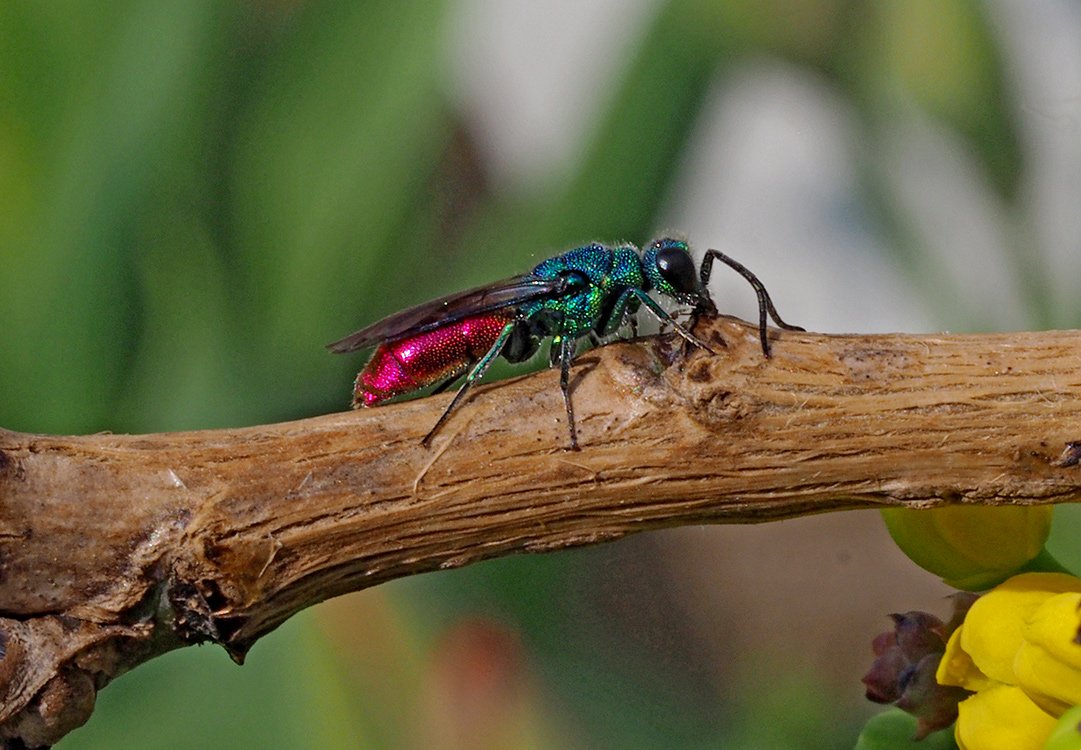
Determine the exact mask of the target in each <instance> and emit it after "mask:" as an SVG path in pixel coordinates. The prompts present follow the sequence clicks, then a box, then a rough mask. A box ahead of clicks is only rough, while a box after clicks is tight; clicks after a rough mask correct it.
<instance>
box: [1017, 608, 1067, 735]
mask: <svg viewBox="0 0 1081 750" xmlns="http://www.w3.org/2000/svg"><path fill="white" fill-rule="evenodd" d="M1079 604H1081V594H1059V595H1057V596H1053V597H1051V598H1049V599H1047V601H1045V602H1044V603H1043V604H1042V605H1041V606H1040V607H1039V609H1037V610H1036V611H1035V612H1033V613H1032V615H1031V617H1030V618H1029V621H1028V623H1027V624H1026V625H1025V627H1024V629H1023V631H1022V635H1023V637H1024V639H1025V641H1024V643H1023V644H1022V645H1021V648H1020V649H1018V651H1017V656H1016V658H1015V659H1014V665H1013V669H1014V673H1015V674H1016V676H1017V684H1018V686H1019V687H1020V688H1021V689H1022V690H1024V691H1025V693H1027V694H1028V696H1029V697H1030V698H1031V699H1032V700H1033V701H1035V702H1036V704H1037V705H1038V706H1040V708H1042V709H1043V710H1045V711H1047V712H1048V713H1050V714H1051V715H1053V716H1061V715H1062V714H1063V713H1064V712H1065V711H1066V710H1067V709H1069V708H1070V707H1072V706H1076V705H1081V646H1079V645H1078V644H1077V642H1076V641H1075V640H1074V636H1075V635H1076V634H1077V627H1078V622H1079V619H1081V618H1079V615H1078V605H1079Z"/></svg>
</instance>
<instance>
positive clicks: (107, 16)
mask: <svg viewBox="0 0 1081 750" xmlns="http://www.w3.org/2000/svg"><path fill="white" fill-rule="evenodd" d="M1078 38H1081V12H1079V10H1078V6H1077V5H1076V4H1073V3H1068V2H1053V1H1052V0H1046V1H1041V2H1038V3H1009V2H990V3H978V2H964V1H961V0H911V1H909V2H901V1H900V0H897V1H896V2H890V1H884V2H858V1H856V0H847V1H842V0H766V1H764V2H751V1H750V0H744V1H742V2H739V1H736V0H729V1H720V0H667V1H666V0H634V1H633V2H629V1H623V0H597V1H596V2H590V3H577V2H572V1H571V0H560V1H559V2H549V3H544V4H537V3H530V2H526V0H515V1H513V2H511V1H509V0H508V1H507V2H499V0H487V1H486V2H485V1H481V0H470V1H469V2H451V1H450V0H447V1H446V2H439V1H437V0H428V1H426V2H420V1H419V0H418V1H416V2H390V0H387V1H385V2H361V1H359V0H348V1H347V0H331V1H328V2H303V1H301V0H294V1H292V2H290V1H289V0H263V1H258V0H247V1H245V2H242V1H241V0H231V1H230V0H119V1H117V2H112V3H107V4H102V3H89V2H75V1H66V2H65V1H62V0H56V1H55V2H47V3H46V2H32V1H27V2H20V1H17V0H4V1H3V2H2V3H0V206H2V209H0V321H2V322H3V325H0V425H3V426H4V427H6V428H9V429H15V430H23V431H30V432H52V433H86V432H93V431H98V430H111V431H114V432H144V431H166V430H181V429H197V428H211V427H222V426H238V425H248V424H257V423H263V422H273V421H279V420H285V419H293V418H299V417H305V416H310V415H315V414H322V413H326V412H330V411H335V410H339V409H342V408H344V407H345V406H346V405H347V403H348V400H349V395H350V384H351V381H352V377H353V374H354V373H355V371H356V369H357V368H359V366H360V365H361V364H362V358H358V357H352V358H349V357H332V356H330V355H328V354H327V353H326V352H325V351H324V349H323V344H324V343H326V342H328V341H331V340H334V339H336V338H339V337H340V336H342V335H344V334H346V333H348V332H350V331H351V330H353V329H354V328H357V327H359V326H360V325H362V324H365V323H367V322H370V321H372V320H374V319H376V318H378V317H380V316H382V315H385V314H388V313H390V312H393V311H395V310H397V309H400V308H403V307H405V306H408V305H410V304H414V303H417V302H420V301H423V300H425V299H428V298H431V297H433V296H437V295H440V294H445V293H448V292H451V291H454V290H457V289H460V288H463V287H465V286H468V285H472V284H478V283H483V282H485V281H488V280H493V279H496V278H501V277H503V276H506V275H508V274H511V273H517V272H521V271H524V270H526V269H528V268H529V267H531V266H532V265H533V264H534V263H536V262H537V261H539V260H540V259H541V258H543V257H546V256H547V255H550V254H554V253H555V252H558V251H560V250H562V249H565V248H567V247H571V246H575V245H578V244H581V243H583V242H584V241H588V240H593V239H599V240H603V241H614V240H630V241H634V242H643V241H645V240H647V239H649V238H650V237H651V236H652V235H654V234H656V233H659V232H661V231H664V230H670V229H678V230H680V231H682V232H685V233H686V235H687V236H688V237H689V238H691V240H692V242H696V243H699V245H698V246H699V247H700V248H701V247H704V246H705V245H707V244H708V245H711V246H715V247H720V248H721V249H723V250H725V251H726V252H729V253H731V254H733V255H734V256H735V257H737V258H739V259H740V260H742V261H744V262H745V263H747V264H748V265H749V266H750V267H751V268H753V269H754V270H755V271H756V272H758V273H759V275H761V276H762V278H763V279H764V281H765V282H766V284H767V285H768V286H769V288H770V290H771V292H772V293H773V295H774V298H775V300H776V301H777V303H778V306H779V307H780V310H781V312H782V314H783V315H784V316H785V317H786V318H787V319H789V320H791V321H794V322H797V323H800V324H802V325H804V326H806V327H807V328H809V329H812V330H827V331H850V330H852V331H884V330H940V329H946V328H948V329H952V330H1008V329H1022V328H1041V327H1074V326H1078V325H1079V324H1081V294H1079V292H1081V289H1079V286H1081V253H1079V252H1078V246H1077V245H1078V237H1081V232H1079V230H1081V226H1079V224H1081V212H1079V211H1078V210H1077V205H1078V198H1079V197H1081V145H1079V144H1081V138H1079V136H1081V125H1079V123H1081V95H1079V94H1081V54H1079V52H1078V49H1077V46H1076V40H1077V39H1078ZM716 276H717V280H716V282H715V285H714V293H715V296H716V297H717V299H718V300H719V301H720V304H721V307H722V308H723V309H725V310H726V311H731V312H735V313H738V314H743V315H744V316H747V315H750V314H751V312H752V309H753V308H752V304H753V296H752V295H750V293H749V291H748V290H747V289H746V288H745V286H744V285H743V283H742V282H741V281H740V280H738V279H727V278H723V277H722V276H721V274H717V275H716ZM506 372H507V370H506V369H501V370H499V371H497V372H496V373H494V375H495V376H496V377H498V376H500V375H502V374H505V373H506ZM1074 515H1076V514H1074ZM1062 516H1063V517H1062V519H1061V520H1062V523H1061V524H1059V525H1058V526H1057V527H1056V538H1057V539H1059V540H1062V539H1067V540H1068V539H1069V538H1076V534H1073V535H1072V537H1071V532H1070V530H1071V529H1075V528H1078V524H1077V522H1076V521H1075V520H1074V519H1073V517H1072V516H1070V515H1068V514H1062ZM1064 529H1065V530H1066V531H1063V530H1064ZM87 533H93V530H92V529H88V530H87ZM1059 543H1060V544H1066V542H1061V541H1060V542H1059ZM943 593H945V589H944V588H943V587H942V586H941V585H940V584H938V583H937V582H935V581H933V580H929V576H927V575H926V574H923V573H922V572H920V571H918V570H915V569H914V566H912V565H911V564H909V563H907V562H906V561H905V560H904V559H903V557H902V556H901V555H900V553H899V552H897V551H896V550H894V549H893V547H892V545H891V544H890V543H889V541H888V538H887V537H886V535H885V532H884V531H883V530H882V529H881V525H880V522H879V519H878V517H877V514H874V513H850V514H844V515H838V516H833V517H822V518H811V519H801V520H797V521H791V522H785V523H779V524H770V525H769V526H765V527H756V528H746V527H742V528H719V527H715V528H700V529H682V530H673V531H670V532H664V533H657V534H650V535H645V536H642V537H638V538H632V539H629V540H625V541H622V542H620V543H617V544H612V545H607V546H602V547H597V548H590V549H584V550H580V551H572V552H563V553H559V554H553V555H535V556H525V557H518V558H511V559H504V560H497V561H492V562H489V563H486V564H481V565H475V566H472V567H470V568H467V569H464V570H459V571H451V572H444V573H439V574H433V575H428V576H422V577H418V578H416V579H413V580H405V581H398V582H394V583H391V584H388V585H384V586H382V587H380V588H378V589H375V590H371V591H366V592H360V593H359V594H354V595H352V596H348V597H342V598H340V599H337V600H334V601H332V602H328V603H326V604H323V605H320V606H319V607H316V608H314V609H313V610H310V611H308V612H305V613H303V614H301V615H300V616H298V617H296V618H294V619H293V620H292V621H290V622H289V623H287V624H286V625H285V626H283V627H282V628H280V629H279V630H278V631H277V632H275V633H273V634H271V635H270V636H269V637H267V638H265V639H264V640H263V641H261V642H260V643H259V644H257V646H256V647H255V649H254V650H253V651H252V653H251V654H250V656H249V659H248V664H247V665H246V666H244V667H243V668H241V669H238V668H236V667H235V666H233V665H232V664H231V663H230V662H229V660H228V658H227V657H226V655H225V654H224V652H222V651H220V650H218V649H214V648H211V647H204V648H198V649H195V648H192V649H186V650H184V651H181V652H177V653H173V654H170V655H168V656H166V657H164V658H161V659H158V660H156V661H155V662H152V663H150V664H148V665H146V666H144V667H141V668H139V669H138V670H136V671H135V672H133V673H132V674H131V675H127V676H124V677H122V678H120V679H119V680H118V681H117V682H116V683H115V684H113V685H111V686H110V687H108V688H106V689H105V690H104V691H103V692H102V694H101V696H100V698H99V702H98V708H97V710H96V712H95V714H94V716H93V718H92V719H91V721H90V722H89V724H88V725H87V726H86V727H84V728H83V729H81V730H78V731H76V732H75V733H73V734H72V735H70V736H69V737H68V738H67V739H65V740H64V741H63V742H62V743H61V745H60V747H61V748H177V747H195V746H198V747H231V748H249V747H250V748H264V747H320V748H354V747H364V748H413V747H426V748H436V749H437V750H439V749H443V748H446V749H447V750H451V749H455V748H470V749H473V748H478V749H480V750H484V749H485V748H551V747H560V748H587V747H588V748H609V747H610V748H630V749H634V748H659V747H663V748H676V749H681V748H694V749H698V748H773V747H794V748H812V749H814V748H835V747H851V746H852V743H853V742H854V739H855V736H856V734H857V733H858V731H859V727H860V725H861V724H862V722H863V721H864V720H865V718H866V717H867V716H868V715H870V714H872V713H874V711H875V709H874V708H873V707H871V706H869V705H866V704H865V703H864V702H863V698H862V686H861V685H860V684H859V677H860V675H861V674H862V672H863V670H864V669H865V668H866V666H867V665H868V664H869V650H870V649H869V641H870V639H871V637H872V636H873V635H874V634H875V633H876V632H878V631H879V630H882V629H884V628H885V626H886V625H887V621H886V619H885V617H884V615H885V613H887V612H890V611H903V610H907V609H916V608H923V609H928V610H932V611H937V612H939V613H944V612H945V609H946V606H945V604H944V602H942V601H941V599H940V597H941V595H942V594H943Z"/></svg>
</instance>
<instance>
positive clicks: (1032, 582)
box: [957, 573, 1081, 684]
mask: <svg viewBox="0 0 1081 750" xmlns="http://www.w3.org/2000/svg"><path fill="white" fill-rule="evenodd" d="M1064 592H1077V593H1081V579H1078V578H1075V577H1074V576H1071V575H1066V574H1065V573H1024V574H1021V575H1017V576H1014V577H1013V578H1010V579H1009V580H1008V581H1006V582H1005V583H1003V584H1001V585H999V586H996V587H995V588H994V589H992V590H991V591H989V592H988V593H986V594H984V595H983V596H981V597H980V598H979V599H978V600H977V601H976V603H975V604H973V605H972V608H971V609H970V610H969V611H968V615H967V616H966V617H965V624H964V625H962V626H961V628H959V629H958V631H957V632H959V633H960V634H961V635H960V645H961V648H962V649H963V650H964V651H965V652H967V653H968V655H969V656H971V657H972V661H973V663H974V664H975V665H976V667H977V668H979V670H980V671H981V672H983V673H984V674H985V675H987V676H988V677H990V678H992V679H994V680H998V681H999V682H1004V683H1007V684H1016V678H1015V677H1014V672H1013V662H1014V657H1015V655H1016V654H1017V651H1018V649H1020V648H1021V643H1022V640H1023V636H1022V631H1023V629H1024V626H1025V620H1026V619H1028V618H1029V617H1030V616H1031V615H1032V614H1033V613H1034V612H1035V611H1036V610H1037V609H1039V607H1040V605H1042V604H1043V603H1044V602H1045V601H1047V600H1048V599H1050V598H1051V597H1052V596H1054V595H1055V594H1060V593H1064Z"/></svg>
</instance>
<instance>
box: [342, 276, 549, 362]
mask: <svg viewBox="0 0 1081 750" xmlns="http://www.w3.org/2000/svg"><path fill="white" fill-rule="evenodd" d="M566 286H567V282H566V280H565V279H563V278H555V279H541V278H537V277H536V276H513V277H511V278H509V279H504V280H503V281H497V282H496V283H494V284H488V285H486V286H480V287H476V288H475V289H468V290H466V291H464V292H458V293H457V294H451V295H448V296H446V297H440V298H439V299H435V300H432V301H431V302H425V303H423V304H420V305H417V306H416V307H410V308H409V309H408V310H402V311H401V312H398V313H395V314H394V315H391V316H389V317H386V318H383V319H382V320H380V321H378V322H376V323H372V324H371V325H370V326H368V327H366V328H361V329H360V330H359V331H356V332H355V333H351V334H349V335H348V336H346V337H345V338H344V339H340V340H339V341H335V342H334V343H332V344H327V349H329V350H330V351H332V352H335V353H338V354H342V353H345V352H352V351H356V350H357V349H363V348H365V347H367V346H371V345H373V344H377V343H380V342H384V341H396V340H398V339H401V338H405V337H406V336H413V335H416V334H418V333H424V332H425V331H431V330H434V329H436V328H439V327H441V326H445V325H449V324H451V323H456V322H457V321H459V320H462V319H464V318H469V317H472V316H474V315H482V314H484V313H490V312H493V311H495V310H502V309H503V308H506V307H511V306H513V305H520V304H523V303H525V302H530V301H533V300H538V299H549V298H552V297H558V296H559V295H561V294H562V293H563V292H564V291H565V290H566Z"/></svg>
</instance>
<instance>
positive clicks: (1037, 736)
mask: <svg viewBox="0 0 1081 750" xmlns="http://www.w3.org/2000/svg"><path fill="white" fill-rule="evenodd" d="M1079 607H1081V579H1078V578H1075V577H1074V576H1070V575H1065V574H1062V573H1026V574H1023V575H1018V576H1014V577H1013V578H1011V579H1009V580H1008V581H1006V582H1005V583H1003V584H1001V585H1000V586H997V587H996V588H994V589H992V590H991V591H989V592H988V593H986V594H984V595H983V596H981V597H980V598H979V599H978V600H977V601H976V602H975V603H974V604H973V605H972V607H971V608H970V609H969V611H968V614H967V615H966V616H965V620H964V623H962V625H961V627H959V628H958V629H957V630H955V631H954V632H953V634H952V635H951V636H950V640H949V642H948V643H947V644H946V653H945V654H944V655H943V657H942V661H941V662H940V663H939V667H938V673H937V675H936V678H937V680H938V682H939V683H940V684H943V685H955V686H958V687H963V688H965V689H967V690H974V691H976V694H975V695H973V696H971V697H969V698H967V699H965V700H964V701H962V702H961V704H960V705H959V706H958V712H959V715H958V718H957V726H956V729H955V735H956V737H957V744H958V745H959V746H960V747H961V748H962V750H998V748H1003V749H1005V748H1013V749H1015V750H1026V749H1027V748H1033V749H1034V750H1036V749H1037V748H1041V747H1043V744H1044V742H1045V741H1046V740H1047V738H1048V735H1049V734H1050V733H1051V730H1052V728H1053V727H1054V726H1055V721H1056V718H1057V717H1058V716H1061V715H1062V714H1063V713H1064V712H1065V711H1066V710H1067V709H1069V708H1070V707H1071V706H1073V705H1075V704H1081V645H1078V644H1077V642H1076V641H1075V638H1076V636H1077V633H1078V625H1079V623H1081V612H1079V609H1078V608H1079Z"/></svg>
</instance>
